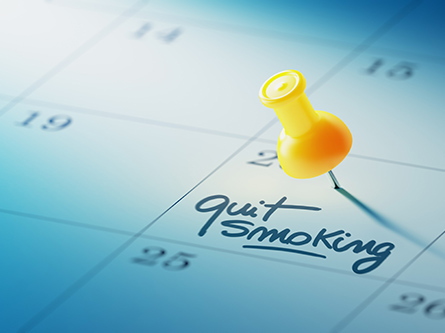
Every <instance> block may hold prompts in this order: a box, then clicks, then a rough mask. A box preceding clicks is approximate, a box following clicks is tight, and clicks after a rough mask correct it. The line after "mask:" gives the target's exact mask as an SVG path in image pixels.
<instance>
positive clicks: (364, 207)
mask: <svg viewBox="0 0 445 333" xmlns="http://www.w3.org/2000/svg"><path fill="white" fill-rule="evenodd" d="M329 176H330V178H331V180H332V183H333V186H332V187H333V188H334V189H335V190H336V191H337V192H338V193H340V194H341V195H342V196H344V197H345V198H346V199H348V200H349V201H351V202H352V203H353V204H354V205H356V206H357V207H358V208H360V209H361V210H362V211H363V212H365V213H366V214H367V215H369V216H370V217H372V218H373V219H374V220H375V221H377V222H378V223H379V224H380V225H382V226H384V227H385V228H387V229H389V230H391V231H393V232H395V233H397V234H399V235H400V236H402V237H404V238H406V239H407V240H409V241H411V242H413V243H414V244H417V245H418V246H420V247H422V249H423V248H425V247H426V246H428V242H425V241H423V240H422V239H420V238H418V237H417V236H415V235H414V234H412V233H410V232H409V231H407V230H405V229H404V228H402V227H400V226H399V225H397V224H396V223H394V222H392V221H390V220H388V219H387V218H385V217H384V216H382V215H381V214H379V213H378V212H377V211H375V210H374V209H372V208H371V207H369V206H368V205H366V204H365V203H364V202H363V201H361V200H359V199H357V198H356V197H355V196H353V195H352V194H351V193H349V192H348V191H347V190H345V189H344V188H343V187H341V186H340V184H339V182H338V180H337V179H336V178H335V176H334V174H333V173H332V171H329ZM428 250H429V251H431V252H433V253H434V254H436V255H438V256H439V257H441V258H445V254H444V253H442V252H441V251H439V250H437V249H436V248H434V247H433V248H429V249H428Z"/></svg>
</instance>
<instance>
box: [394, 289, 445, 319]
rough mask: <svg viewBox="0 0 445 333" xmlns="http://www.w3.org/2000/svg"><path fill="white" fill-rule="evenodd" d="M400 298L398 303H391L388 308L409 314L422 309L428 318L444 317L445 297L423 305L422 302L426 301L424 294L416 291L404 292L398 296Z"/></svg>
mask: <svg viewBox="0 0 445 333" xmlns="http://www.w3.org/2000/svg"><path fill="white" fill-rule="evenodd" d="M400 300H401V302H400V303H399V304H392V305H391V306H390V309H391V310H393V311H398V312H403V313H410V314H411V313H415V312H417V311H418V310H420V309H422V310H423V314H424V315H425V316H426V317H428V318H431V319H444V318H445V299H439V300H436V301H433V302H429V303H427V304H425V305H423V303H425V302H426V297H425V296H423V295H421V294H418V293H406V294H403V295H401V296H400ZM421 304H422V306H421Z"/></svg>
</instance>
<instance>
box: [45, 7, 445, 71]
mask: <svg viewBox="0 0 445 333" xmlns="http://www.w3.org/2000/svg"><path fill="white" fill-rule="evenodd" d="M76 2H77V3H79V1H76ZM54 4H55V5H57V6H62V7H68V8H76V9H81V10H86V11H93V12H100V13H107V14H108V13H110V14H111V13H112V12H114V11H115V10H116V9H114V8H113V9H112V10H107V9H105V7H106V6H108V5H105V6H104V9H94V8H91V7H90V6H85V7H83V5H80V7H79V6H73V5H69V4H61V3H54ZM102 6H103V5H102ZM150 14H151V15H157V16H158V17H164V18H163V19H162V18H161V21H163V22H177V21H183V22H184V23H185V24H187V25H190V26H194V27H198V28H205V29H212V30H215V31H224V32H236V33H237V34H239V33H243V34H245V35H249V36H254V37H262V38H269V39H278V40H285V41H291V42H299V43H302V44H311V45H320V46H326V47H332V48H336V49H343V50H344V49H350V48H351V47H354V46H355V45H356V44H355V43H353V42H347V41H341V40H335V39H331V38H324V37H317V36H307V35H302V34H293V33H288V32H284V31H283V32H282V31H275V30H269V29H260V28H256V27H253V26H244V25H238V24H233V23H226V22H218V21H207V20H203V19H196V18H190V17H185V16H178V15H172V14H168V13H164V12H156V11H150ZM134 18H138V19H149V18H148V17H147V14H145V13H137V14H136V15H134ZM367 52H369V53H372V54H375V53H387V54H394V55H397V56H398V55H400V56H402V55H403V56H408V57H414V58H418V59H422V60H423V61H428V62H431V63H436V64H440V65H444V64H445V58H444V57H441V56H437V55H432V54H424V53H418V52H412V51H406V50H400V49H393V48H389V47H381V46H372V50H367V51H366V52H365V53H367Z"/></svg>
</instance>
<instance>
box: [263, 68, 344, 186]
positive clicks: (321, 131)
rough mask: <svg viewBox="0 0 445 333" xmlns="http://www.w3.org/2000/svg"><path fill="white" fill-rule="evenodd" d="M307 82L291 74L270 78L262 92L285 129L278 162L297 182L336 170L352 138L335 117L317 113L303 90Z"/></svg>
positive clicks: (266, 103)
mask: <svg viewBox="0 0 445 333" xmlns="http://www.w3.org/2000/svg"><path fill="white" fill-rule="evenodd" d="M305 88H306V80H305V78H304V76H303V75H302V74H301V73H300V72H297V71H294V70H288V71H284V72H280V73H278V74H275V75H274V76H272V77H271V78H269V79H268V80H267V81H266V82H265V83H264V84H263V86H262V87H261V89H260V100H261V102H262V103H263V104H264V105H265V106H267V107H269V108H273V109H274V110H275V112H276V114H277V116H278V118H279V119H280V121H281V124H282V125H283V130H282V131H281V134H280V137H279V139H278V147H277V153H278V159H279V161H280V164H281V166H282V168H283V170H284V171H285V172H286V173H287V174H288V175H289V176H291V177H294V178H300V179H305V178H312V177H317V176H319V175H322V174H324V173H326V172H328V171H330V170H332V169H333V168H335V167H336V166H337V165H338V164H340V162H341V161H343V159H344V158H345V157H346V155H347V154H348V153H349V150H350V149H351V146H352V135H351V132H350V131H349V129H348V128H347V127H346V125H345V124H344V123H343V122H342V121H341V120H340V119H339V118H337V117H336V116H334V115H332V114H330V113H328V112H324V111H315V110H314V109H313V108H312V105H311V104H310V102H309V100H308V98H307V96H306V94H305V93H304V89H305Z"/></svg>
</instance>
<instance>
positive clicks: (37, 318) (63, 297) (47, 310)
mask: <svg viewBox="0 0 445 333" xmlns="http://www.w3.org/2000/svg"><path fill="white" fill-rule="evenodd" d="M274 122H275V119H273V120H272V121H269V123H267V124H266V125H265V126H263V127H262V128H261V129H260V130H259V131H258V132H257V133H256V134H255V135H254V136H252V137H251V138H250V139H249V140H247V141H246V142H245V143H243V144H242V145H241V146H240V147H239V148H238V149H237V150H235V152H233V153H232V154H231V155H229V156H228V157H227V158H226V159H225V160H224V161H223V162H222V163H220V164H219V165H218V166H217V167H216V168H215V169H213V170H212V171H211V172H210V173H209V174H207V175H206V176H205V177H204V178H203V179H202V180H201V181H199V182H198V183H197V184H196V185H195V186H193V187H192V188H191V189H190V190H189V191H187V192H186V193H185V194H184V195H182V196H181V197H180V198H179V199H178V200H176V201H175V202H174V203H173V204H171V205H170V206H169V207H168V208H167V209H166V210H164V211H163V212H162V213H161V214H160V215H159V216H158V217H156V218H155V219H154V220H152V221H151V222H150V223H148V224H147V225H146V226H145V227H143V228H142V229H141V230H139V231H138V232H137V233H135V234H133V235H132V236H131V237H130V238H129V239H128V240H127V241H125V242H124V243H123V244H122V245H120V246H119V247H118V248H116V249H115V250H114V251H113V252H111V254H109V255H107V256H106V257H105V258H104V259H103V260H101V261H100V262H99V263H98V264H96V265H95V266H94V267H93V268H91V269H90V270H88V271H87V272H86V273H85V274H84V275H82V276H81V277H80V278H79V279H77V280H76V281H75V282H74V283H73V284H71V285H70V286H69V287H68V288H67V289H65V290H64V291H63V292H62V293H61V294H59V295H58V296H57V297H56V298H55V299H54V300H53V301H51V302H50V303H49V304H48V305H47V306H45V307H44V308H43V309H42V310H41V311H39V312H37V313H36V314H35V315H34V316H33V317H31V319H29V320H28V321H27V322H26V323H25V324H24V325H23V326H22V327H21V329H20V330H19V332H28V331H29V330H31V329H32V328H33V327H35V326H36V325H38V324H39V323H40V322H41V321H42V320H44V319H45V318H46V317H47V316H49V315H50V314H51V313H52V312H53V311H54V310H56V309H57V308H58V307H59V306H60V305H62V304H63V303H64V302H65V301H67V300H68V299H69V298H70V297H71V296H72V295H73V294H74V293H76V292H77V291H78V290H79V289H81V288H82V287H84V286H85V285H86V284H87V283H88V282H89V281H91V279H93V278H94V277H95V276H96V275H97V274H99V273H100V272H101V271H102V270H103V269H105V268H106V267H107V266H108V265H109V264H110V263H111V262H113V261H114V259H116V258H117V257H118V256H119V255H120V254H121V253H122V252H123V251H125V250H126V249H127V248H128V247H129V246H130V245H131V244H133V243H134V242H135V241H136V240H137V239H139V237H141V236H142V235H143V234H144V233H145V232H146V231H147V230H148V229H149V228H150V227H151V226H153V225H154V224H155V223H156V222H157V221H159V220H160V219H161V218H162V217H163V216H164V215H165V214H167V213H168V212H169V211H170V210H171V209H173V207H175V206H176V205H177V204H178V203H179V202H181V201H182V200H183V199H184V198H185V197H187V196H188V195H189V194H190V193H191V192H193V191H194V190H195V189H196V188H197V187H198V186H200V185H201V184H202V183H204V182H205V181H206V180H207V179H208V178H210V177H211V176H212V175H213V174H215V173H216V172H217V171H218V170H219V169H221V168H222V167H223V166H224V165H225V164H227V163H228V162H229V161H230V160H231V159H232V158H234V157H235V156H236V155H238V153H240V152H241V151H242V150H244V149H245V148H246V147H247V146H249V145H250V143H252V142H253V141H254V140H255V138H256V136H260V135H261V134H262V133H263V132H264V131H266V130H267V129H268V128H269V127H270V126H272V125H273V123H274Z"/></svg>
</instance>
